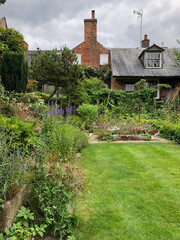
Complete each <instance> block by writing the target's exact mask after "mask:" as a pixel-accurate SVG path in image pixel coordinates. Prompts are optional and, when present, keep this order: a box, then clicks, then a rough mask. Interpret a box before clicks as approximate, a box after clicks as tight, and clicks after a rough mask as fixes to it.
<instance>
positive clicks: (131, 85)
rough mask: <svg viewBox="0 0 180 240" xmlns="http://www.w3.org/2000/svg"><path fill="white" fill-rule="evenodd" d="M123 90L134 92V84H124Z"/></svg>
mask: <svg viewBox="0 0 180 240" xmlns="http://www.w3.org/2000/svg"><path fill="white" fill-rule="evenodd" d="M125 90H126V92H134V84H133V83H132V84H131V83H126V84H125Z"/></svg>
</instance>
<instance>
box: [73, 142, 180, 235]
mask: <svg viewBox="0 0 180 240" xmlns="http://www.w3.org/2000/svg"><path fill="white" fill-rule="evenodd" d="M80 165H81V168H82V169H83V171H84V176H85V179H84V191H83V193H82V195H81V196H79V197H78V201H77V202H78V203H77V209H76V215H77V216H78V218H79V225H78V228H77V229H76V232H75V236H76V237H77V240H110V239H111V240H180V146H179V145H175V144H171V143H149V142H148V143H121V144H119V143H103V144H90V145H88V147H86V148H85V149H84V150H83V151H82V158H81V161H80Z"/></svg>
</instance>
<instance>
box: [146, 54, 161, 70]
mask: <svg viewBox="0 0 180 240" xmlns="http://www.w3.org/2000/svg"><path fill="white" fill-rule="evenodd" d="M145 67H146V68H155V69H157V68H162V53H161V52H146V54H145Z"/></svg>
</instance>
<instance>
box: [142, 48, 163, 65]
mask: <svg viewBox="0 0 180 240" xmlns="http://www.w3.org/2000/svg"><path fill="white" fill-rule="evenodd" d="M163 52H164V49H163V48H161V47H158V46H157V45H155V44H153V45H152V46H151V47H148V48H146V49H145V50H144V51H142V53H141V54H140V56H139V59H140V60H141V62H142V64H143V66H144V68H155V69H157V68H163Z"/></svg>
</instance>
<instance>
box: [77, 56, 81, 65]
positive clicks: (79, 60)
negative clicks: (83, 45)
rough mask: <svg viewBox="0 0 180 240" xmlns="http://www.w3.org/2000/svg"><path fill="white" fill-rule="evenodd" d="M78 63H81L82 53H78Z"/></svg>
mask: <svg viewBox="0 0 180 240" xmlns="http://www.w3.org/2000/svg"><path fill="white" fill-rule="evenodd" d="M76 57H77V61H78V64H81V53H76Z"/></svg>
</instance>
